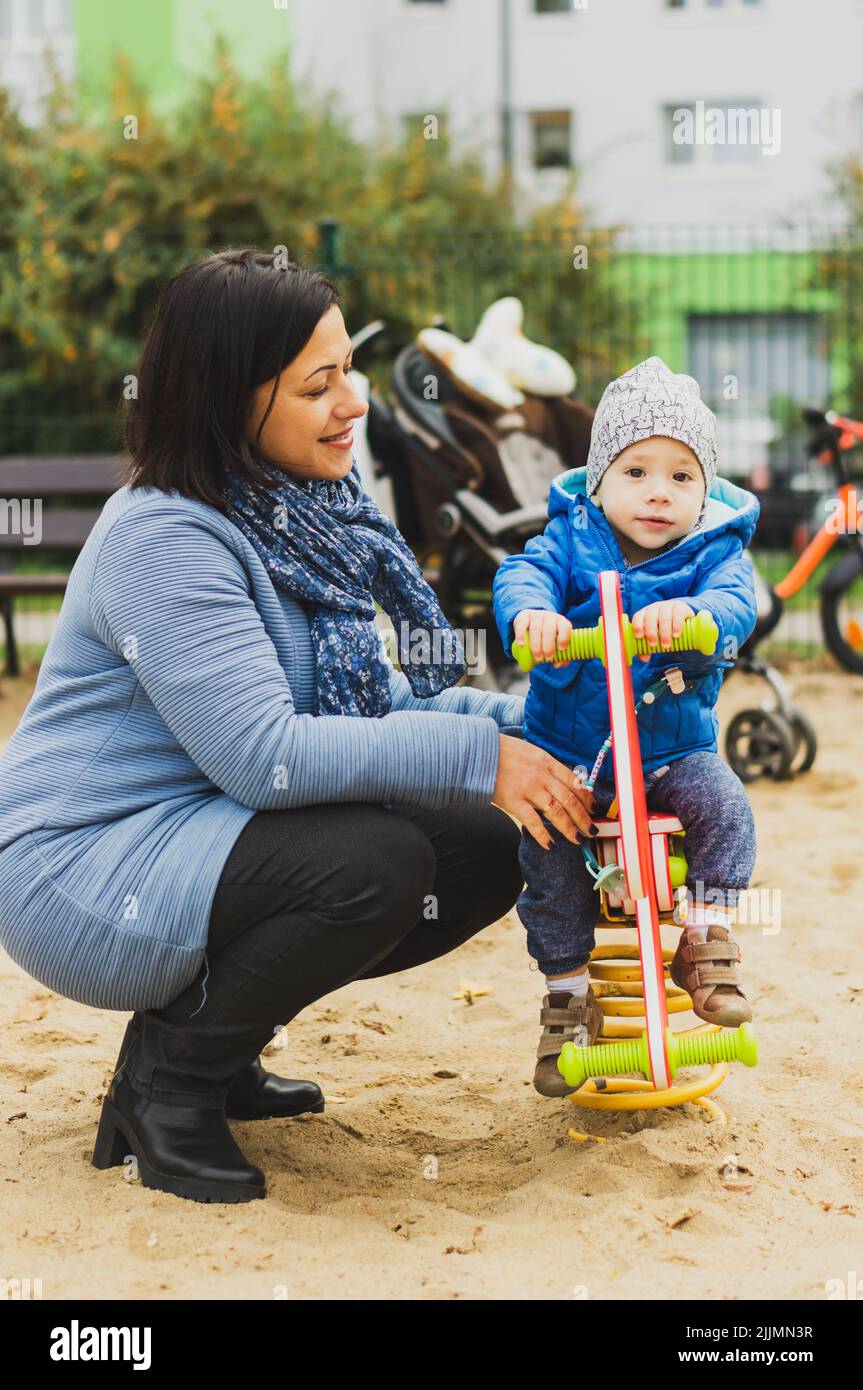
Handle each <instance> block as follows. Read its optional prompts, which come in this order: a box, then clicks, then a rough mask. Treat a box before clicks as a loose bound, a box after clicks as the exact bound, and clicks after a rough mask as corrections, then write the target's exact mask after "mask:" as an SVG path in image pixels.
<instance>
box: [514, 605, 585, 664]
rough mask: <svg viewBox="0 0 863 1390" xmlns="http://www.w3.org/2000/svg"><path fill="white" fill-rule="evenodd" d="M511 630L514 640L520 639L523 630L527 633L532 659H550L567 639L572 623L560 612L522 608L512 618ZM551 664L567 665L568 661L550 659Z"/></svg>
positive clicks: (523, 632)
mask: <svg viewBox="0 0 863 1390" xmlns="http://www.w3.org/2000/svg"><path fill="white" fill-rule="evenodd" d="M512 631H513V636H514V638H515V641H516V642H520V641H521V639H522V637H523V636H524V634H525V632H527V633H528V634H529V642H530V650H531V654H532V656H533V659H534V661H552V657H553V656H554V653H555V651H556V650H557V648H558V647H563V646H565V645H566V643H567V642H568V641H569V637H570V634H571V632H572V623H571V622H570V621H569V618H565V617H564V616H563V614H562V613H549V612H548V610H547V609H545V608H522V610H521V612H520V613H516V615H515V618H514V619H513V624H512ZM552 665H553V666H568V665H569V663H568V662H566V661H552Z"/></svg>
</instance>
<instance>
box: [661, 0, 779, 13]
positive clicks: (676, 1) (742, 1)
mask: <svg viewBox="0 0 863 1390" xmlns="http://www.w3.org/2000/svg"><path fill="white" fill-rule="evenodd" d="M760 5H761V0H665V8H666V9H667V10H690V11H697V10H756V9H758V8H759V7H760Z"/></svg>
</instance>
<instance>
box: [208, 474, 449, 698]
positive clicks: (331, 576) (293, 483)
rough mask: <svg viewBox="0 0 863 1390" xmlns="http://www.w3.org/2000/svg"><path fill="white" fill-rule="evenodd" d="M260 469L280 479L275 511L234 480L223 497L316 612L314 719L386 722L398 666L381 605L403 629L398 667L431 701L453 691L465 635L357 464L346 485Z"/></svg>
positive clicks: (266, 559) (288, 585) (280, 576)
mask: <svg viewBox="0 0 863 1390" xmlns="http://www.w3.org/2000/svg"><path fill="white" fill-rule="evenodd" d="M256 462H257V464H258V466H259V467H260V468H261V469H262V470H263V472H264V473H265V474H266V475H267V476H268V477H270V478H272V480H273V487H272V489H271V490H270V489H267V491H268V493H269V494H270V495H271V496H272V499H273V500H272V504H267V503H266V502H264V501H263V499H261V498H259V497H258V496H257V495H256V494H255V493H254V492H253V491H252V490H251V489H249V488H247V487H245V486H243V485H242V484H241V483H240V481H239V479H237V478H236V476H235V475H233V474H231V475H229V478H228V481H227V483H226V485H225V488H224V496H225V498H226V500H227V501H228V502H229V503H230V504H231V507H232V512H231V515H230V518H229V519H230V520H231V521H232V522H233V524H234V525H235V526H237V527H238V529H239V530H240V531H242V533H243V535H244V536H246V537H247V539H248V540H249V541H250V542H251V544H252V545H253V546H254V548H255V550H256V551H257V553H258V555H260V557H261V559H262V561H263V563H264V565H265V566H266V569H267V573H268V574H269V576H270V578H271V579H272V581H273V583H274V584H275V585H277V586H278V587H279V588H281V589H283V590H285V591H286V592H287V593H289V594H292V595H293V596H294V598H296V599H298V600H299V601H300V602H301V603H302V604H303V606H304V607H306V608H307V609H308V610H309V611H310V631H311V638H312V646H313V648H314V652H315V659H316V663H317V711H316V712H317V713H318V714H347V715H364V716H376V717H379V716H381V715H384V714H386V713H387V712H388V711H389V708H390V685H389V678H390V667H389V666H388V664H387V663H386V661H385V660H383V658H382V652H381V635H380V633H379V632H378V629H377V627H376V625H375V621H374V619H375V605H374V600H377V602H378V603H379V604H380V606H381V608H382V609H383V610H384V612H385V613H386V614H387V615H388V616H389V618H390V621H391V622H392V624H393V627H394V628H395V631H396V636H397V638H398V645H399V663H400V665H401V668H402V670H403V671H404V673H405V675H406V676H407V678H408V681H409V682H410V685H411V689H412V690H413V692H414V694H415V695H418V696H420V697H422V698H427V697H429V696H431V695H436V694H438V693H439V691H441V690H445V689H446V688H447V687H448V686H451V685H455V684H456V683H457V682H458V680H459V679H460V677H461V676H462V675H463V674H464V672H465V670H466V669H467V667H466V665H465V662H464V652H463V649H462V647H461V643H460V640H459V637H458V634H457V633H456V632H455V630H454V629H453V628H452V627H450V625H449V623H448V622H447V620H446V618H445V617H444V614H443V611H442V609H441V607H440V605H439V603H438V600H437V596H436V595H435V592H434V590H433V589H432V587H431V585H430V584H429V583H428V582H427V581H426V579H425V578H424V577H423V575H422V572H421V570H420V568H419V566H418V564H417V562H416V559H415V558H414V555H413V552H412V551H411V550H410V548H409V546H408V545H407V543H406V541H405V540H404V538H403V537H402V536H401V535H400V533H399V531H398V530H397V528H396V527H395V526H394V524H393V522H392V521H391V520H390V518H389V517H388V516H385V515H384V513H383V512H382V511H381V509H380V508H379V507H378V505H377V503H376V502H374V501H373V499H372V498H371V497H369V496H368V494H367V493H365V492H364V491H363V487H362V481H361V479H360V474H359V469H358V467H357V462H356V459H355V458H353V459H352V461H351V470H350V472H349V473H348V474H346V476H345V477H344V478H335V479H331V478H310V479H302V480H299V479H295V478H293V477H291V476H289V475H288V474H287V473H286V472H285V471H284V470H283V469H280V468H277V467H276V466H275V465H272V464H269V463H268V462H267V461H266V460H264V459H262V458H260V457H256ZM404 623H407V624H408V633H407V634H406V636H407V643H406V642H405V640H404V639H405V634H404V628H403V624H404ZM418 652H419V654H418ZM430 653H431V655H430Z"/></svg>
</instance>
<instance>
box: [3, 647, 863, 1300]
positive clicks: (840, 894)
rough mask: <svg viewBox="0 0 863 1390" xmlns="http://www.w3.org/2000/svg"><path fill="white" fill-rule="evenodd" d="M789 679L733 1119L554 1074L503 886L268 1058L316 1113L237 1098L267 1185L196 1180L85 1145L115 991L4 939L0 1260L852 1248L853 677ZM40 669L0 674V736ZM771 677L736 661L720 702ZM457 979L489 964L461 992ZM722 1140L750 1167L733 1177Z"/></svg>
mask: <svg viewBox="0 0 863 1390" xmlns="http://www.w3.org/2000/svg"><path fill="white" fill-rule="evenodd" d="M792 686H793V689H794V691H795V695H796V698H797V699H798V702H799V703H800V704H801V705H802V706H803V707H804V709H806V710H807V711H808V712H809V713H810V715H811V717H812V718H813V720H814V722H815V724H816V726H817V728H818V731H819V737H820V740H821V742H820V749H819V754H818V759H817V762H816V765H815V767H814V768H813V770H812V771H811V772H810V773H809V774H807V775H806V776H805V777H803V778H801V779H800V780H799V781H797V782H794V783H790V784H789V783H785V784H777V783H773V784H770V783H757V784H755V785H754V786H753V787H752V788H751V790H750V794H751V798H752V802H753V806H754V808H755V813H756V821H757V826H758V862H757V866H756V872H755V876H754V881H753V890H757V891H758V893H759V895H760V897H759V901H764V900H765V895H766V894H767V893H770V894H773V893H774V892H778V894H779V895H780V896H779V899H778V904H779V906H780V908H781V919H780V923H779V925H780V928H781V929H780V930H778V931H777V930H776V929H775V928H776V925H777V922H776V919H775V918H774V919H773V920H772V921H771V922H769V923H765V925H766V926H767V929H766V930H765V929H763V927H762V926H761V925H758V923H757V922H755V923H753V922H751V921H750V923H749V924H748V925H741V926H740V927H739V928H738V937H739V940H740V942H741V949H742V952H743V969H744V978H745V981H746V984H747V988H748V992H749V995H750V998H751V999H752V1001H753V1007H754V1013H755V1024H756V1026H757V1028H758V1033H759V1040H760V1049H761V1061H760V1063H759V1066H758V1067H757V1068H756V1069H755V1070H748V1069H744V1068H742V1067H732V1068H731V1069H730V1071H729V1076H728V1078H727V1080H726V1081H725V1082H724V1084H723V1085H722V1087H721V1088H720V1090H719V1091H718V1092H716V1093H715V1097H716V1099H718V1100H719V1101H720V1103H721V1105H722V1106H723V1108H724V1110H725V1111H726V1114H727V1117H728V1122H727V1124H723V1123H722V1122H721V1121H718V1122H717V1121H711V1120H710V1118H709V1117H708V1115H707V1114H706V1112H705V1111H703V1110H702V1109H700V1108H697V1107H694V1106H692V1105H686V1106H684V1107H682V1108H680V1109H677V1110H663V1111H656V1112H640V1113H639V1114H636V1115H626V1114H617V1115H604V1114H600V1113H598V1112H594V1111H588V1110H584V1109H580V1108H577V1107H575V1106H574V1105H573V1104H571V1102H569V1101H568V1100H563V1101H552V1100H547V1099H544V1098H543V1097H541V1096H539V1095H538V1094H537V1093H536V1092H535V1091H534V1090H533V1087H532V1084H531V1076H532V1072H533V1063H534V1051H535V1048H536V1043H537V1039H538V1036H539V1033H538V1008H539V1001H540V995H541V989H540V981H539V979H538V977H537V975H536V974H534V973H532V972H531V971H529V969H528V965H527V956H526V954H525V952H524V948H523V939H522V929H521V927H520V924H519V922H518V919H517V917H516V915H515V913H514V912H513V913H511V914H510V915H509V916H508V917H507V918H504V919H503V920H502V921H500V922H498V923H496V924H495V925H494V926H492V927H490V928H488V929H487V930H486V931H485V932H483V933H482V934H481V935H480V936H479V937H478V938H476V939H475V940H474V941H472V942H471V943H469V944H468V945H466V946H464V947H462V948H461V949H460V950H458V951H456V952H454V953H453V954H451V955H450V956H448V957H445V958H444V959H443V960H442V961H440V962H438V963H437V964H434V965H431V966H426V967H424V968H423V969H421V970H418V971H414V972H408V973H406V974H404V975H397V976H391V977H390V978H388V979H386V980H372V981H364V982H361V983H359V984H356V985H351V986H348V987H346V988H345V989H342V990H340V991H339V992H338V993H336V994H333V995H331V996H329V997H328V998H326V999H325V1000H323V1001H322V1002H320V1003H319V1004H318V1005H316V1006H314V1007H312V1008H310V1009H308V1010H306V1012H305V1013H303V1014H302V1015H301V1016H300V1017H299V1018H298V1019H296V1020H295V1021H294V1022H293V1023H291V1025H290V1026H289V1028H288V1030H286V1032H285V1033H284V1034H282V1035H281V1037H282V1038H283V1039H284V1040H285V1043H286V1044H287V1045H286V1046H285V1047H282V1048H276V1049H271V1050H270V1052H269V1055H268V1056H267V1065H268V1066H269V1067H270V1068H271V1069H272V1070H274V1071H278V1072H280V1073H281V1074H283V1075H286V1076H309V1077H314V1078H316V1079H317V1080H318V1081H319V1082H320V1084H321V1086H322V1087H323V1089H324V1091H325V1094H326V1096H327V1098H328V1105H327V1110H326V1113H325V1114H324V1115H315V1116H306V1117H304V1118H301V1119H297V1120H265V1121H257V1122H254V1123H246V1124H236V1125H235V1126H234V1132H235V1134H236V1135H237V1137H238V1139H239V1140H240V1142H241V1144H242V1146H243V1148H244V1150H245V1152H246V1153H247V1154H248V1156H249V1158H250V1159H252V1160H253V1161H254V1162H255V1163H257V1164H259V1165H260V1166H261V1167H262V1168H263V1169H264V1171H265V1172H266V1173H267V1176H268V1182H269V1193H268V1198H267V1200H266V1201H257V1202H252V1203H249V1204H245V1205H241V1206H205V1205H198V1204H197V1203H193V1202H189V1201H185V1200H183V1199H180V1198H176V1197H173V1196H171V1195H169V1194H166V1193H160V1192H152V1191H149V1190H146V1189H144V1188H142V1187H141V1186H140V1184H139V1183H136V1182H129V1181H126V1179H125V1178H124V1177H123V1174H122V1170H121V1169H114V1170H109V1171H106V1172H100V1171H97V1170H96V1169H95V1168H93V1167H92V1165H91V1163H90V1157H91V1154H92V1148H93V1141H94V1137H95V1132H96V1124H97V1120H98V1115H99V1108H100V1103H101V1097H102V1094H103V1091H104V1088H105V1086H106V1084H107V1082H108V1080H109V1078H110V1074H111V1070H112V1064H113V1062H114V1059H115V1056H116V1053H117V1049H118V1046H119V1043H120V1039H121V1036H122V1033H123V1029H124V1025H125V1021H126V1017H127V1016H126V1015H121V1014H117V1013H112V1012H101V1011H98V1010H93V1009H87V1008H85V1007H83V1006H81V1005H79V1004H76V1003H73V1002H70V1001H68V1000H64V999H62V998H58V997H56V996H52V995H49V994H48V992H47V991H46V990H44V989H43V988H42V987H41V986H40V985H39V984H38V983H37V982H35V981H34V980H32V979H31V978H29V977H28V976H26V975H25V974H24V973H23V972H22V971H21V970H19V969H18V968H17V966H15V965H14V964H13V963H12V962H11V961H9V959H8V957H6V956H4V955H2V953H0V977H2V1005H0V1028H2V1041H3V1046H2V1086H3V1089H2V1109H0V1114H2V1125H0V1145H2V1158H0V1176H2V1184H0V1186H2V1200H3V1209H2V1214H0V1223H2V1231H3V1233H4V1238H3V1245H4V1252H3V1267H2V1269H0V1275H2V1276H3V1277H4V1278H13V1277H17V1278H21V1279H23V1278H28V1277H29V1278H30V1279H40V1280H41V1282H42V1294H43V1297H44V1298H46V1299H48V1298H51V1299H63V1298H81V1299H90V1298H102V1297H115V1298H116V1297H119V1298H128V1299H151V1298H168V1299H170V1298H194V1299H200V1298H204V1299H210V1298H213V1299H218V1298H232V1299H233V1298H239V1299H272V1298H280V1297H288V1298H330V1297H337V1298H357V1299H360V1298H369V1297H377V1298H393V1299H404V1298H408V1299H452V1298H469V1299H489V1298H509V1299H512V1298H516V1299H522V1298H524V1299H535V1298H555V1299H571V1298H575V1299H579V1298H585V1297H586V1298H588V1299H637V1298H642V1297H645V1296H650V1297H659V1298H668V1299H687V1300H702V1299H729V1298H741V1299H745V1298H757V1299H767V1300H769V1299H775V1298H782V1297H789V1298H794V1299H820V1298H823V1297H824V1296H825V1283H826V1281H828V1280H831V1279H839V1280H842V1281H845V1280H847V1278H848V1277H849V1271H861V1270H863V1239H861V1226H863V1137H861V1136H863V1124H861V1099H863V1080H861V1045H860V1032H861V1011H863V962H861V954H860V947H859V930H860V912H859V896H858V893H859V889H860V886H861V885H860V876H861V860H860V823H861V814H863V778H861V769H860V756H859V754H860V749H861V742H863V741H861V735H860V730H861V727H863V680H860V679H859V678H854V677H851V676H848V675H843V674H839V673H838V672H837V673H834V672H832V671H824V672H817V671H816V672H812V671H808V672H803V673H802V674H798V675H796V676H793V677H792ZM28 693H29V692H28V688H27V686H26V683H25V682H23V681H22V682H12V681H9V680H6V681H4V682H2V684H0V719H2V720H3V724H2V726H0V740H2V737H3V736H6V735H8V733H9V731H10V729H11V728H12V727H14V724H15V722H16V720H17V717H18V715H19V714H20V711H21V709H22V708H23V705H24V703H25V702H26V698H27V696H28ZM765 694H766V688H765V687H764V686H763V685H762V684H760V683H758V682H751V681H749V680H748V678H744V677H743V676H740V675H735V676H734V677H733V678H732V679H731V680H730V681H729V684H728V686H727V688H726V689H725V690H723V692H722V704H721V707H720V714H721V716H722V718H723V721H724V720H726V719H727V718H728V716H729V714H730V713H732V712H733V711H734V710H735V709H736V708H739V707H741V706H742V705H746V704H749V705H751V704H753V703H754V704H758V703H760V701H761V700H762V698H763V697H764V695H765ZM852 750H853V756H852ZM855 890H857V891H856V892H855ZM750 897H751V900H753V898H754V895H750ZM768 901H770V902H771V903H772V905H773V908H774V910H775V907H776V903H777V900H776V899H774V898H770V899H768ZM752 915H754V913H750V916H752ZM633 939H634V937H633ZM668 944H672V942H671V940H670V938H669V940H668ZM464 979H467V980H469V981H470V982H471V983H473V984H474V985H477V986H481V987H485V988H487V989H489V990H490V991H491V992H490V993H488V994H485V995H481V996H479V997H478V998H476V1000H475V1001H474V1002H473V1003H472V1004H471V1003H467V1002H465V1001H463V1000H454V999H453V998H452V995H453V994H454V993H455V992H456V991H457V990H458V989H459V985H460V982H461V981H462V980H464ZM678 1020H679V1022H680V1023H682V1024H686V1023H689V1022H691V1021H692V1018H691V1016H690V1015H683V1016H681V1015H678ZM571 1126H575V1128H576V1129H578V1130H580V1131H585V1132H588V1133H590V1134H592V1135H596V1136H601V1137H602V1138H603V1139H604V1140H605V1141H606V1142H604V1143H595V1142H590V1141H574V1140H572V1139H571V1138H569V1137H568V1136H567V1130H568V1128H569V1127H571ZM729 1155H734V1156H736V1161H737V1165H738V1167H739V1168H740V1169H748V1170H749V1171H748V1173H746V1172H742V1173H740V1174H739V1175H738V1178H737V1179H736V1181H735V1183H734V1184H733V1185H726V1179H725V1178H724V1177H723V1169H724V1168H725V1165H726V1163H727V1162H728V1157H729Z"/></svg>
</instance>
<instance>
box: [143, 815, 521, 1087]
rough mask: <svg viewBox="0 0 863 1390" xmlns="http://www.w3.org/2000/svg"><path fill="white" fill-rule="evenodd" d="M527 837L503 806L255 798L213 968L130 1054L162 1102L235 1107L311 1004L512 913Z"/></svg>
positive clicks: (154, 1016) (219, 896)
mask: <svg viewBox="0 0 863 1390" xmlns="http://www.w3.org/2000/svg"><path fill="white" fill-rule="evenodd" d="M520 838H521V837H520V833H519V828H518V826H517V825H516V824H515V822H514V821H512V820H511V819H510V817H509V816H508V815H506V813H505V812H503V811H501V810H500V809H499V808H498V807H496V806H492V805H486V806H478V807H476V806H460V805H455V806H450V807H447V808H446V809H445V810H443V811H429V810H425V809H423V808H422V807H418V806H414V805H408V804H407V803H399V804H397V805H395V806H393V808H392V810H386V809H385V808H384V807H383V806H380V805H374V804H372V803H367V802H362V803H360V802H352V803H341V804H336V805H333V804H328V805H321V806H308V807H301V808H299V809H297V810H291V811H259V812H257V814H256V815H254V816H253V817H252V818H251V820H250V821H249V822H248V824H247V825H246V826H245V827H244V829H243V831H242V832H241V834H240V836H239V838H238V839H237V842H236V844H235V845H234V848H233V850H232V851H231V854H230V856H229V857H228V859H227V861H226V863H225V866H224V868H223V870H222V875H221V878H220V880H219V884H218V886H217V889H216V893H215V896H214V898H213V904H212V909H211V914H210V926H209V933H208V941H207V951H206V962H205V966H204V967H203V968H202V969H201V971H200V972H199V975H198V977H197V978H196V979H195V980H194V981H193V983H192V984H191V985H190V986H189V987H188V988H187V989H186V990H184V991H183V993H182V994H180V995H179V996H178V997H177V998H176V999H174V1000H172V1001H171V1003H170V1004H169V1005H168V1006H167V1007H166V1008H163V1009H148V1010H146V1011H145V1012H138V1013H135V1014H133V1015H132V1018H131V1019H130V1020H129V1024H128V1027H127V1029H126V1035H125V1037H124V1039H123V1045H122V1047H121V1049H120V1056H119V1058H118V1060H117V1067H119V1066H120V1064H121V1063H123V1065H124V1066H125V1068H126V1070H127V1073H128V1075H129V1076H130V1078H131V1080H132V1084H133V1085H134V1086H135V1088H136V1090H138V1091H140V1092H141V1093H142V1094H144V1095H146V1096H148V1097H149V1098H150V1099H151V1100H157V1101H164V1102H166V1103H168V1104H176V1105H201V1106H214V1107H222V1106H223V1105H224V1103H225V1092H226V1088H227V1085H228V1083H229V1081H230V1079H231V1077H232V1076H233V1075H234V1074H235V1073H236V1072H238V1071H239V1070H240V1069H241V1068H243V1067H245V1066H248V1064H249V1063H250V1062H252V1061H254V1059H255V1058H256V1057H257V1056H258V1054H259V1053H260V1052H261V1050H262V1049H263V1048H264V1047H265V1046H266V1044H267V1043H268V1042H270V1041H271V1040H272V1038H273V1035H274V1033H276V1032H277V1031H278V1030H279V1028H280V1027H281V1026H283V1025H284V1024H286V1023H288V1022H290V1020H291V1019H292V1018H295V1017H296V1015H297V1014H298V1013H299V1012H300V1011H301V1010H302V1009H304V1008H306V1007H307V1006H308V1005H309V1004H312V1003H314V1002H315V1000H317V999H321V998H322V997H323V996H324V995H326V994H329V993H331V992H332V991H333V990H336V989H339V988H340V986H341V985H345V984H347V983H348V982H349V981H350V980H365V979H370V978H372V977H374V976H378V975H391V974H394V973H395V972H396V971H399V970H409V969H411V967H413V966H415V965H422V964H423V963H424V962H425V961H429V960H434V959H435V958H436V957H437V956H443V955H446V953H447V952H448V951H452V950H454V949H455V947H456V946H460V945H461V943H462V942H463V941H467V940H468V939H469V938H470V937H472V936H474V935H475V934H476V933H477V932H479V931H482V929H483V927H486V926H488V925H489V924H490V923H491V922H495V921H497V920H498V918H499V917H502V916H503V915H504V913H506V912H507V911H509V909H510V908H511V907H512V905H513V903H514V902H515V900H516V898H517V897H518V895H519V893H520V892H521V889H522V887H523V885H524V880H523V877H522V873H521V869H520V867H519V862H518V850H519V844H520Z"/></svg>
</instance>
